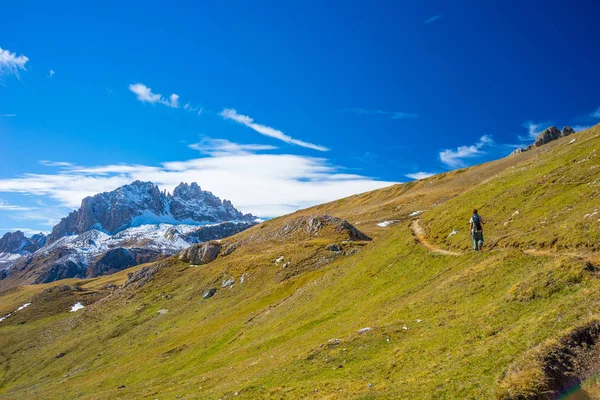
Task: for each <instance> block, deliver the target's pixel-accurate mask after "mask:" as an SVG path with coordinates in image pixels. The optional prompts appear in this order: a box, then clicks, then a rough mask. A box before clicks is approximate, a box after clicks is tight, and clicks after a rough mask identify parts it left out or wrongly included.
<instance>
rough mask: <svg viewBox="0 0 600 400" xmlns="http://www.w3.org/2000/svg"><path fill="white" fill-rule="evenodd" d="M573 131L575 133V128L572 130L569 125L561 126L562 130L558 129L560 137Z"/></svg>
mask: <svg viewBox="0 0 600 400" xmlns="http://www.w3.org/2000/svg"><path fill="white" fill-rule="evenodd" d="M574 133H575V130H573V128H571V127H570V126H565V127H563V128H562V131H560V137H565V136H569V135H572V134H574Z"/></svg>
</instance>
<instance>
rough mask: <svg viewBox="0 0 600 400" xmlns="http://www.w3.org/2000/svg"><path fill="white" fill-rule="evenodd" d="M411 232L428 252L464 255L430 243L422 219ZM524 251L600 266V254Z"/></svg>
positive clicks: (539, 250) (417, 220) (536, 255)
mask: <svg viewBox="0 0 600 400" xmlns="http://www.w3.org/2000/svg"><path fill="white" fill-rule="evenodd" d="M410 230H411V231H412V234H413V236H414V237H415V239H416V240H417V242H419V244H420V245H421V246H423V247H425V248H426V249H427V250H429V251H430V252H432V253H437V254H443V255H446V256H455V257H457V256H461V255H463V253H460V252H456V251H451V250H444V249H442V248H441V247H438V246H436V245H435V244H433V243H431V242H430V241H428V240H427V238H426V237H425V231H424V230H423V227H422V226H421V220H420V219H415V220H413V221H412V223H411V224H410ZM522 251H523V253H525V254H528V255H530V256H534V257H561V256H567V257H575V258H581V259H583V260H585V261H588V262H589V263H591V264H592V265H593V266H595V267H597V266H600V254H585V253H577V252H560V251H551V250H541V249H523V250H522Z"/></svg>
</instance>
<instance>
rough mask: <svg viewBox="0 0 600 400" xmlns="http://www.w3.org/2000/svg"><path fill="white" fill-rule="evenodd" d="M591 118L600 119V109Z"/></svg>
mask: <svg viewBox="0 0 600 400" xmlns="http://www.w3.org/2000/svg"><path fill="white" fill-rule="evenodd" d="M591 116H592V117H594V118H600V107H598V109H597V110H596V111H594V112H593V113H592V114H591Z"/></svg>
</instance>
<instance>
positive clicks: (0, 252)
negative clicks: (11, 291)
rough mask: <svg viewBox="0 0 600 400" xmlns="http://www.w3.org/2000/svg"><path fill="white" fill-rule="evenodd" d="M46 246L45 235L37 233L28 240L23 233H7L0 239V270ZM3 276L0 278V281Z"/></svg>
mask: <svg viewBox="0 0 600 400" xmlns="http://www.w3.org/2000/svg"><path fill="white" fill-rule="evenodd" d="M44 244H46V235H44V234H43V233H39V234H37V235H33V236H32V237H30V238H28V237H25V235H24V234H23V232H21V231H16V232H12V233H11V232H8V233H5V234H4V236H2V237H1V238H0V268H5V267H7V266H10V265H12V264H14V263H15V262H16V261H17V260H19V259H21V258H22V257H24V256H26V255H28V254H30V253H33V252H35V251H37V250H38V249H39V248H41V247H42V246H44ZM3 277H5V275H2V276H0V280H1V279H4V278H3Z"/></svg>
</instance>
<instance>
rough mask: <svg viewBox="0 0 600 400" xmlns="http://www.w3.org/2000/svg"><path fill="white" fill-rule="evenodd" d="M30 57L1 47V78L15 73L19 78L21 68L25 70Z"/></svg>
mask: <svg viewBox="0 0 600 400" xmlns="http://www.w3.org/2000/svg"><path fill="white" fill-rule="evenodd" d="M27 61H29V58H28V57H26V56H24V55H20V56H17V54H16V53H11V52H10V51H8V50H5V49H3V48H2V47H0V78H1V77H2V76H6V75H14V76H16V77H17V79H18V78H19V70H23V71H24V70H25V64H27Z"/></svg>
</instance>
